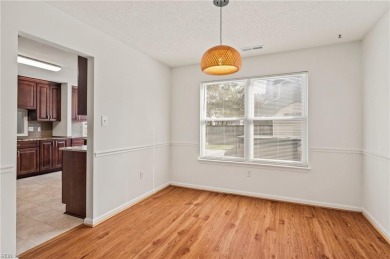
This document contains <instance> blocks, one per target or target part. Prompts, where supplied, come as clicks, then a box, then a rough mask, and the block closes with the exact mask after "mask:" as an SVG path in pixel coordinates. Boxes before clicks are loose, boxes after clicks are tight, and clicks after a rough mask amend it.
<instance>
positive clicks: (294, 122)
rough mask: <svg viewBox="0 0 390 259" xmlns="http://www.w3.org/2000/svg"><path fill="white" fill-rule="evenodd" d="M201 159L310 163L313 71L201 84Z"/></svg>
mask: <svg viewBox="0 0 390 259" xmlns="http://www.w3.org/2000/svg"><path fill="white" fill-rule="evenodd" d="M200 127H201V128H200V132H201V141H200V158H201V159H211V160H225V161H226V160H227V161H236V162H250V163H263V164H282V165H293V166H306V165H307V156H308V150H307V149H308V148H307V147H308V145H307V73H295V74H286V75H277V76H267V77H258V78H247V79H237V80H228V81H219V82H206V83H202V85H201V114H200Z"/></svg>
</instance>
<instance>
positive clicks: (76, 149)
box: [60, 145, 87, 152]
mask: <svg viewBox="0 0 390 259" xmlns="http://www.w3.org/2000/svg"><path fill="white" fill-rule="evenodd" d="M60 150H62V151H73V152H87V146H86V145H84V146H75V147H62V148H60Z"/></svg>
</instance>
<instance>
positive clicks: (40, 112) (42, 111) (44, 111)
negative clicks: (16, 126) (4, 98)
mask: <svg viewBox="0 0 390 259" xmlns="http://www.w3.org/2000/svg"><path fill="white" fill-rule="evenodd" d="M29 80H31V81H27V82H30V83H31V84H35V88H36V91H35V95H36V109H34V110H32V109H30V110H29V113H28V115H29V120H32V121H60V120H61V84H58V83H52V82H48V81H44V80H39V79H33V78H31V79H29ZM19 94H20V93H18V95H19ZM19 98H21V97H19V96H18V99H19Z"/></svg>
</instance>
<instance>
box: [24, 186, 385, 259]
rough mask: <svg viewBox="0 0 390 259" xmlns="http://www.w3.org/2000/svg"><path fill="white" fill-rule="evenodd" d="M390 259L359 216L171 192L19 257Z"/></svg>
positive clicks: (186, 191) (188, 191)
mask: <svg viewBox="0 0 390 259" xmlns="http://www.w3.org/2000/svg"><path fill="white" fill-rule="evenodd" d="M181 257H185V258H282V259H284V258H304V259H306V258H372V259H374V258H375V259H379V258H390V245H389V244H388V243H387V242H386V241H385V240H384V239H383V238H382V237H381V236H380V234H379V233H378V232H377V231H376V230H375V229H374V228H373V227H372V226H371V225H370V223H369V222H368V221H367V220H366V219H365V218H364V217H363V215H362V214H360V213H355V212H348V211H340V210H332V209H325V208H319V207H312V206H304V205H297V204H291V203H284V202H276V201H269V200H264V199H258V198H250V197H244V196H237V195H228V194H221V193H213V192H207V191H199V190H192V189H186V188H179V187H173V186H170V187H168V188H166V189H164V190H162V191H160V192H158V193H156V194H155V195H153V196H151V197H150V198H148V199H146V200H144V201H142V202H140V203H138V204H136V205H134V206H133V207H131V208H129V209H127V210H125V211H124V212H122V213H120V214H118V215H116V216H114V217H112V218H111V219H109V220H107V221H105V222H103V223H102V224H100V225H98V226H96V227H94V228H88V227H79V228H76V229H74V230H71V231H70V232H68V233H66V234H64V235H62V236H61V237H59V238H57V239H55V240H52V241H49V242H47V243H46V244H44V245H43V246H41V247H39V248H36V249H34V250H30V251H28V252H27V253H24V254H22V256H21V257H20V258H181Z"/></svg>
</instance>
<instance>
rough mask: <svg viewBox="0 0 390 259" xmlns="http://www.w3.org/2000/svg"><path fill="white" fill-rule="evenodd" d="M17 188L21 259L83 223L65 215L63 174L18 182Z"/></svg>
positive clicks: (17, 216)
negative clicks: (35, 248)
mask: <svg viewBox="0 0 390 259" xmlns="http://www.w3.org/2000/svg"><path fill="white" fill-rule="evenodd" d="M16 184H17V214H16V243H17V244H16V250H17V251H16V252H17V254H18V255H19V254H21V253H23V252H24V251H27V250H28V249H30V248H33V247H34V246H37V245H39V244H41V243H43V242H45V241H47V240H49V239H51V238H53V237H55V236H58V235H59V234H61V233H63V232H65V231H67V230H69V229H72V228H74V227H76V226H78V225H81V224H82V223H83V220H82V219H79V218H76V217H72V216H69V215H65V214H64V211H65V204H62V202H61V192H62V189H61V172H55V173H50V174H44V175H39V176H34V177H29V178H24V179H19V180H17V181H16Z"/></svg>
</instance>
